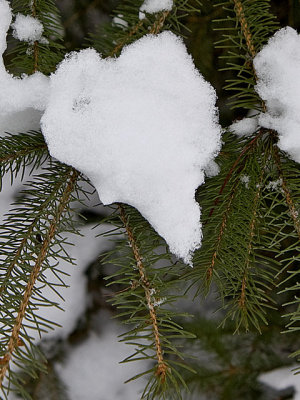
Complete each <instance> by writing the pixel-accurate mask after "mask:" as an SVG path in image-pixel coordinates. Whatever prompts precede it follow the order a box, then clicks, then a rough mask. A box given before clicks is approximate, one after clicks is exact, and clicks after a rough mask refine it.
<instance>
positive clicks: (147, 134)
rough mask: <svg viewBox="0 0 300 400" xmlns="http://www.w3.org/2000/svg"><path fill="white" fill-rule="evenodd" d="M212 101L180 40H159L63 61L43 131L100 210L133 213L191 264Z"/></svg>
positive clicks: (209, 151) (213, 146)
mask: <svg viewBox="0 0 300 400" xmlns="http://www.w3.org/2000/svg"><path fill="white" fill-rule="evenodd" d="M215 101H216V94H215V91H214V89H213V88H212V87H211V86H210V84H209V83H207V82H206V81H205V80H204V78H203V77H202V76H201V75H200V74H199V72H198V71H197V70H196V69H195V66H194V64H193V62H192V59H191V57H190V56H189V55H188V53H187V50H186V47H185V46H184V44H183V42H182V40H181V39H179V38H178V37H176V36H175V35H174V34H172V33H170V32H164V33H162V34H160V35H156V36H154V35H147V36H145V37H143V38H142V39H140V40H138V41H136V42H135V43H133V44H131V45H130V46H128V47H126V48H124V49H123V51H122V54H121V56H120V57H119V58H118V59H102V58H101V56H100V55H99V54H98V53H97V52H96V51H95V50H93V49H87V50H83V51H81V52H79V53H71V54H70V55H68V56H67V57H66V59H65V60H64V61H63V62H62V63H61V64H60V65H59V67H58V69H57V71H56V73H55V74H53V75H52V76H51V91H50V100H49V104H48V106H47V108H46V111H45V114H44V116H43V117H42V121H41V124H42V131H43V133H44V135H45V138H46V141H47V143H48V147H49V151H50V153H51V154H52V156H53V157H55V158H57V159H59V160H60V161H62V162H64V163H67V164H70V165H72V166H74V167H75V168H77V169H78V170H80V171H82V172H83V173H85V174H86V175H87V176H88V177H89V178H90V180H91V182H92V183H93V185H94V186H95V188H96V189H97V191H98V193H99V196H100V199H101V201H102V202H103V203H104V204H110V203H114V202H121V203H127V204H130V205H132V206H134V207H136V208H137V209H138V210H139V211H140V212H141V213H142V215H143V216H144V217H145V218H146V219H147V220H148V221H149V222H150V223H151V224H152V226H153V227H154V229H155V230H156V231H157V232H158V233H159V234H160V235H161V236H162V237H163V238H164V239H165V240H166V242H167V243H168V244H169V247H170V250H171V252H173V253H174V254H176V255H177V256H178V257H181V258H183V259H184V260H185V262H187V263H190V262H191V257H192V252H193V251H194V250H195V249H196V248H198V247H199V246H200V243H201V237H202V233H201V224H200V208H199V205H198V204H197V203H196V201H195V198H194V195H195V190H196V189H197V187H198V186H199V185H201V184H202V183H203V182H204V172H203V170H204V168H205V166H206V165H207V164H208V163H209V161H211V160H212V159H213V158H214V156H215V155H216V154H217V153H218V151H219V148H220V134H221V128H220V126H219V125H218V123H217V111H216V107H215Z"/></svg>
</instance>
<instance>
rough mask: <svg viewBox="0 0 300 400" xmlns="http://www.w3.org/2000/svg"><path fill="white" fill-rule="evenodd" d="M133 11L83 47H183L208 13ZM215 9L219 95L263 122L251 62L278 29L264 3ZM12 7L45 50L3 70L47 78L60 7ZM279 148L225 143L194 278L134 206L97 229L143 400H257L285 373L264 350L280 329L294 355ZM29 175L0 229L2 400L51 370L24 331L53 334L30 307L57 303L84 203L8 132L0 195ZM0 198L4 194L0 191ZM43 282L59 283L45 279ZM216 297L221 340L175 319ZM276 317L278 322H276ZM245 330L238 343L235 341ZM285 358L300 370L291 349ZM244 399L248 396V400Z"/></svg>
mask: <svg viewBox="0 0 300 400" xmlns="http://www.w3.org/2000/svg"><path fill="white" fill-rule="evenodd" d="M142 3H143V1H142V0H139V1H135V0H122V1H119V2H118V5H117V7H116V9H115V10H114V11H113V14H112V17H113V16H121V18H122V20H123V21H124V22H125V24H123V23H121V24H120V23H117V22H113V23H111V22H109V23H107V24H104V25H101V27H99V29H98V30H97V32H96V33H94V34H92V35H90V36H89V37H88V43H89V45H92V46H93V47H95V48H96V49H97V50H98V51H99V52H100V53H101V54H102V56H103V57H113V56H118V55H119V54H120V52H121V50H122V48H123V47H124V46H125V45H128V44H130V43H132V42H134V41H135V40H137V39H138V38H140V37H142V36H144V35H145V34H148V33H152V34H158V33H160V32H161V31H163V30H171V31H172V32H174V33H176V34H178V35H182V36H185V35H187V36H188V28H189V22H188V21H189V18H197V17H198V16H199V15H200V13H201V11H202V7H203V6H202V5H201V4H200V3H199V2H198V1H192V0H175V1H174V7H173V9H172V10H171V11H164V12H160V13H157V14H154V15H150V14H146V17H145V18H144V19H139V8H140V6H141V4H142ZM213 3H214V6H215V7H216V8H215V10H217V13H218V16H219V18H218V19H217V20H216V21H215V29H216V31H217V34H218V35H219V39H218V41H217V43H216V45H215V46H216V48H217V49H218V51H219V52H220V54H221V57H223V59H224V60H225V62H226V67H225V69H223V71H226V73H228V74H229V76H230V78H229V79H228V81H227V84H226V86H225V89H226V90H227V91H230V93H231V98H230V99H229V102H230V104H231V106H232V108H234V109H237V110H241V112H242V113H245V110H257V111H261V110H265V104H264V102H263V101H262V100H261V99H260V98H259V97H258V95H257V93H256V92H255V90H254V86H255V83H256V73H255V69H254V67H253V63H252V61H253V58H254V57H255V55H256V54H257V52H258V51H259V50H260V49H261V48H262V46H263V45H264V44H265V43H266V42H267V40H268V38H269V37H270V36H271V35H272V34H273V33H274V32H275V31H276V29H277V28H278V22H277V21H276V19H275V17H274V16H273V15H272V14H271V12H270V1H269V0H258V1H255V2H254V1H251V0H230V1H226V2H224V1H215V2H213ZM12 8H13V12H14V13H18V12H20V13H22V14H25V15H31V16H33V17H37V18H38V19H39V20H40V21H41V22H42V23H43V26H44V33H43V36H44V37H45V38H46V39H47V41H48V42H45V43H40V42H34V43H33V44H28V43H24V42H19V41H16V40H15V39H13V38H12V37H10V49H9V51H8V52H7V54H6V56H5V57H6V58H7V60H8V65H9V69H10V71H11V72H12V73H14V74H22V73H27V74H31V73H34V72H36V71H40V72H42V73H44V74H47V75H49V74H50V73H51V72H53V71H54V70H55V67H56V65H57V63H59V61H61V59H62V58H63V55H64V52H65V50H64V46H63V35H62V32H63V29H62V26H61V22H60V15H59V12H58V9H57V6H56V2H55V1H54V0H33V1H31V2H29V1H28V0H13V1H12ZM227 76H228V75H227ZM145 123H146V121H145ZM277 140H278V137H277V133H276V132H275V131H271V130H267V129H263V128H260V129H259V130H257V131H256V132H255V133H254V134H252V136H248V137H244V138H240V139H238V138H237V137H236V136H234V135H233V134H232V133H231V132H230V131H229V130H228V129H227V131H226V132H224V135H223V143H224V145H223V148H222V150H221V152H220V154H219V156H218V158H217V160H216V161H217V163H218V165H219V167H220V173H219V174H218V175H217V176H214V177H211V178H207V180H206V183H205V185H203V186H202V187H201V188H200V189H199V190H198V192H197V200H198V201H199V203H200V205H201V208H202V223H203V235H204V238H203V245H202V247H201V249H199V250H197V251H196V252H195V255H194V260H193V264H194V268H193V269H191V268H190V267H187V266H185V265H182V264H181V263H180V262H178V261H175V260H174V258H173V257H172V255H171V254H170V253H169V252H168V249H167V246H166V244H165V243H164V242H163V241H162V239H161V238H160V237H159V236H158V235H157V233H156V232H155V231H154V230H153V229H152V228H151V226H150V225H149V224H148V222H147V221H145V220H144V219H143V218H142V217H141V215H140V214H139V213H138V212H137V211H136V210H135V209H133V208H132V207H129V206H127V205H124V204H117V205H115V206H112V207H111V208H110V209H111V214H110V216H109V217H108V218H107V219H103V220H101V221H100V223H103V222H109V223H110V224H111V225H112V226H114V227H115V228H112V229H111V230H110V231H108V232H106V233H105V236H109V237H111V238H112V239H114V238H116V239H115V246H114V248H113V250H112V251H111V252H109V253H107V254H106V256H105V258H104V260H103V261H105V262H107V263H108V264H109V265H112V266H113V267H112V270H113V271H114V272H113V273H111V274H110V276H107V277H106V280H107V285H108V286H110V288H112V289H113V291H114V296H113V298H112V299H111V304H112V305H113V307H114V308H115V309H116V310H117V313H118V316H119V318H120V319H121V321H122V322H123V323H124V324H125V326H126V327H127V331H126V332H125V333H124V334H123V335H122V336H121V338H120V340H121V341H124V342H125V343H127V344H129V345H130V346H131V348H134V350H133V351H132V354H131V355H130V356H129V357H127V358H126V359H125V360H123V361H122V362H125V363H126V362H131V361H138V360H148V361H149V365H150V367H149V369H148V370H146V371H141V373H140V374H138V375H137V376H135V377H133V378H132V379H137V378H139V377H142V376H144V375H147V377H148V383H147V384H146V387H145V390H144V392H143V394H142V398H143V399H149V400H150V399H181V398H183V399H187V398H188V396H189V394H188V391H189V390H191V391H192V392H194V391H196V390H199V387H200V390H204V391H206V392H210V391H212V392H213V393H214V394H215V395H216V396H219V397H218V398H222V399H227V398H241V396H243V397H245V398H249V399H250V398H253V397H251V396H254V395H256V394H257V393H256V389H255V387H254V382H255V380H256V378H257V376H258V373H259V371H262V370H267V369H268V368H269V367H270V368H271V367H274V366H278V365H282V363H288V362H289V361H288V358H287V354H284V357H283V356H282V354H281V355H278V354H275V355H274V354H272V346H273V344H274V342H275V341H276V339H274V337H276V338H277V337H278V332H279V331H280V330H284V331H285V332H288V333H289V335H290V337H291V338H293V339H292V340H293V342H295V340H294V338H295V337H296V334H297V332H298V331H299V321H300V301H299V274H300V270H299V265H300V264H299V261H300V260H299V254H300V252H299V251H300V242H299V239H300V220H299V215H298V210H299V208H300V167H299V164H297V163H295V162H294V161H293V160H291V159H290V158H289V157H288V156H287V155H286V154H285V153H283V152H282V151H280V150H279V148H278V147H277V145H276V143H277ZM25 168H26V169H28V170H29V172H30V173H31V174H32V173H33V172H34V171H35V172H36V171H38V172H37V174H36V175H34V176H33V177H32V178H31V180H30V182H28V183H26V188H25V189H24V190H23V191H22V193H21V196H20V197H19V198H18V200H17V201H16V202H15V203H14V204H13V205H12V208H11V209H10V212H9V214H8V215H6V217H5V219H4V221H3V223H2V224H1V226H0V248H1V256H0V301H1V309H0V387H1V390H2V396H3V398H4V399H6V398H8V395H9V392H10V391H17V392H18V393H19V394H20V395H21V396H22V397H23V398H25V399H30V398H32V397H31V395H30V394H29V393H28V391H27V390H26V385H25V382H26V381H27V378H25V375H26V374H27V375H29V376H30V377H32V378H36V377H37V376H38V374H39V373H40V372H37V371H45V370H46V369H47V367H46V366H45V362H46V360H45V358H44V356H43V355H42V353H41V351H40V349H39V347H38V346H36V345H35V343H34V340H33V338H32V331H33V330H35V331H37V332H38V334H39V335H41V336H42V335H43V332H45V331H47V330H49V329H51V326H53V324H55V321H47V320H44V319H42V318H41V317H40V316H39V307H43V306H45V307H47V306H51V307H52V306H54V307H63V304H56V303H55V304H53V302H51V301H49V299H47V298H45V297H43V295H42V293H41V288H42V287H45V286H49V288H50V289H51V290H53V291H55V292H56V293H59V289H60V287H61V286H64V285H65V283H64V276H63V273H61V271H60V268H59V261H60V260H67V261H69V262H71V263H72V259H71V258H70V257H69V256H68V254H67V252H66V250H65V244H66V239H65V236H64V232H74V233H77V225H76V221H77V208H78V202H83V203H84V199H85V198H88V195H89V193H88V192H87V190H86V189H84V188H83V185H82V181H84V182H85V183H86V180H85V178H84V177H83V176H82V175H81V174H79V173H78V172H77V171H76V170H74V169H73V168H71V167H69V166H66V165H63V164H61V163H59V162H57V161H55V160H53V159H52V158H51V157H50V155H49V154H48V151H47V146H46V144H45V142H44V139H43V136H42V134H41V133H40V132H34V131H31V132H23V133H19V134H18V135H11V134H9V133H7V134H6V135H5V136H4V137H1V138H0V183H1V182H2V178H3V176H4V175H5V174H10V175H11V180H12V181H13V179H14V178H15V177H16V176H17V175H20V176H21V177H23V175H24V171H25ZM0 188H1V189H2V190H5V188H3V187H2V185H1V184H0ZM120 232H121V233H122V235H121V236H120ZM48 270H49V271H51V272H52V273H53V274H54V276H55V277H56V278H58V279H59V282H60V283H59V284H54V283H51V281H49V280H47V279H46V278H45V271H48ZM212 283H213V285H212ZM215 284H216V286H217V293H218V294H219V296H220V301H221V314H222V317H223V320H222V322H221V325H222V327H223V329H224V331H223V332H224V335H222V336H221V335H220V329H221V328H218V327H217V325H218V324H217V323H215V322H214V321H208V320H206V319H205V318H204V317H201V318H196V319H195V320H193V321H192V322H191V319H190V317H189V316H188V315H187V314H186V313H184V312H181V311H180V310H179V311H178V301H179V300H180V299H181V297H182V296H183V294H184V292H185V290H187V292H188V291H189V290H190V291H192V290H195V292H196V294H197V295H199V294H201V295H207V294H208V293H210V291H211V290H214V287H215V286H214V285H215ZM187 287H188V289H186V288H187ZM196 301H198V299H197V300H196ZM279 317H283V318H282V322H281V323H278V318H279ZM268 324H270V327H268ZM283 324H285V326H283ZM245 331H246V332H247V333H246V334H245V335H242V336H232V335H233V333H241V332H245ZM257 331H258V332H259V333H262V336H263V337H268V335H269V338H270V337H271V340H270V346H267V347H264V346H262V343H261V342H260V341H259V339H258V338H259V336H258V335H257ZM276 335H277V336H276ZM287 336H288V335H287ZM285 340H288V339H285ZM245 343H246V344H247V345H248V346H249V347H251V346H252V350H250V353H249V355H248V357H247V358H246V359H244V358H243V357H244V353H243V352H242V351H241V348H242V347H243V346H244V345H245ZM191 346H195V347H197V346H198V347H197V349H198V350H199V349H200V350H201V349H202V347H203V348H205V351H207V352H214V353H215V354H214V356H215V358H214V359H213V361H210V362H208V363H207V365H205V366H203V365H202V366H201V365H200V363H199V362H197V360H193V359H190V358H189V356H187V355H186V351H185V349H186V348H187V353H189V347H191ZM201 346H202V347H201ZM198 350H197V351H198ZM291 351H292V352H293V354H292V356H293V357H296V358H297V357H298V358H299V356H300V350H299V349H298V348H297V347H296V345H295V343H294V344H293V346H292V347H291ZM233 352H236V353H237V355H236V356H235V357H233V355H232V354H231V353H233ZM260 352H263V353H264V356H265V357H262V356H261V354H260ZM239 356H240V359H238V357H239ZM257 357H258V358H259V361H258V362H257V359H258V358H257ZM216 359H217V361H216ZM237 359H238V361H237ZM266 360H267V361H266ZM13 364H15V365H16V366H18V368H19V371H17V372H16V371H15V370H14V368H13V367H12V365H13ZM20 371H21V372H20ZM228 377H230V378H228ZM55 379H56V378H55ZM220 387H222V390H221V389H220ZM245 387H248V388H250V389H251V390H250V389H249V391H248V393H245V391H244V388H245ZM239 396H240V397H239ZM1 398H2V397H1Z"/></svg>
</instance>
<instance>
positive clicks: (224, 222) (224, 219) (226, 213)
mask: <svg viewBox="0 0 300 400" xmlns="http://www.w3.org/2000/svg"><path fill="white" fill-rule="evenodd" d="M236 188H237V184H235V186H234V188H233V190H232V193H231V196H230V198H229V201H228V204H227V207H226V210H225V211H224V213H223V217H222V223H221V227H220V230H219V234H218V238H217V243H216V245H215V250H214V252H213V255H212V258H211V262H210V266H209V267H208V268H207V271H206V280H207V283H208V284H209V283H210V282H211V279H212V276H213V272H214V267H215V262H216V259H217V256H218V252H219V248H220V245H221V241H222V238H223V235H224V233H225V230H226V225H227V221H228V217H229V211H230V209H231V205H232V202H233V199H234V197H235V190H236Z"/></svg>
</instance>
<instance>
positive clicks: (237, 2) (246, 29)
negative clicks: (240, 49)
mask: <svg viewBox="0 0 300 400" xmlns="http://www.w3.org/2000/svg"><path fill="white" fill-rule="evenodd" d="M233 2H234V5H235V6H234V7H235V10H236V14H237V17H238V19H239V21H240V24H241V28H242V32H243V35H244V37H245V40H246V43H247V48H248V51H249V54H250V55H251V56H252V58H254V57H255V55H256V50H255V47H254V44H253V41H252V35H251V32H250V29H249V26H248V22H247V20H246V17H245V13H244V8H243V5H242V2H241V1H240V0H233Z"/></svg>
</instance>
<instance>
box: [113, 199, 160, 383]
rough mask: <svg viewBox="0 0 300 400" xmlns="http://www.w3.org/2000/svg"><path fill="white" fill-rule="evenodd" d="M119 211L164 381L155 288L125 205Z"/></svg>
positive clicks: (158, 369)
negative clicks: (148, 317) (148, 314)
mask: <svg viewBox="0 0 300 400" xmlns="http://www.w3.org/2000/svg"><path fill="white" fill-rule="evenodd" d="M119 211H120V218H121V220H122V222H123V224H124V226H125V229H126V232H127V235H128V238H129V242H130V245H131V248H132V252H133V254H134V258H135V260H136V265H137V268H138V271H139V274H140V280H139V282H140V284H141V285H142V287H143V289H144V292H145V297H146V301H147V306H148V309H149V313H150V319H151V323H152V327H153V334H154V339H155V348H156V357H157V363H158V366H157V371H156V374H157V376H158V377H159V378H160V379H161V380H162V381H164V380H165V378H166V372H167V369H168V367H167V365H166V364H165V362H164V357H163V351H162V347H161V341H160V334H159V327H158V323H157V316H156V311H155V307H154V303H153V300H152V298H153V297H152V296H151V292H152V291H153V288H152V287H151V283H150V281H149V279H148V277H147V274H146V270H145V267H144V265H143V262H142V257H141V255H140V252H139V249H138V246H137V244H136V241H135V239H134V236H133V233H132V230H131V229H130V226H129V223H128V220H127V217H126V213H125V210H124V207H123V206H122V205H119Z"/></svg>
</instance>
